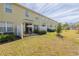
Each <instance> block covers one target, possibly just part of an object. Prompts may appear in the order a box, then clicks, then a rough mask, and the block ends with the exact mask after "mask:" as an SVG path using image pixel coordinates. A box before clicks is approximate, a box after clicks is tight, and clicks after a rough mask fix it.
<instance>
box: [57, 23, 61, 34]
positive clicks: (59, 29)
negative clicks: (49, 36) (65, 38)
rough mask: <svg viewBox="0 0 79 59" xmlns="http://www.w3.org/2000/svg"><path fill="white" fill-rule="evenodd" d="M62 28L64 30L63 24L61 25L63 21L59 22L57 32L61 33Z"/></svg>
mask: <svg viewBox="0 0 79 59" xmlns="http://www.w3.org/2000/svg"><path fill="white" fill-rule="evenodd" d="M61 30H62V26H61V23H59V24H58V26H57V34H60V33H61Z"/></svg>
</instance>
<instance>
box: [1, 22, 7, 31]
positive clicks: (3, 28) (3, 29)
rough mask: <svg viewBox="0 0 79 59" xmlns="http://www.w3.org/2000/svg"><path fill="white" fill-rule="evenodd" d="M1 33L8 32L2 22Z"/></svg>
mask: <svg viewBox="0 0 79 59" xmlns="http://www.w3.org/2000/svg"><path fill="white" fill-rule="evenodd" d="M0 32H6V28H5V23H4V22H0Z"/></svg>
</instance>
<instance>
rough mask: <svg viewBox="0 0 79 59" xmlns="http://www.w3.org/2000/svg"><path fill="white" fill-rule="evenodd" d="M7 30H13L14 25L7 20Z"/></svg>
mask: <svg viewBox="0 0 79 59" xmlns="http://www.w3.org/2000/svg"><path fill="white" fill-rule="evenodd" d="M7 32H13V25H12V23H9V22H7Z"/></svg>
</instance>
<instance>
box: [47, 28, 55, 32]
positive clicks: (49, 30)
mask: <svg viewBox="0 0 79 59" xmlns="http://www.w3.org/2000/svg"><path fill="white" fill-rule="evenodd" d="M47 31H48V32H55V31H56V29H47Z"/></svg>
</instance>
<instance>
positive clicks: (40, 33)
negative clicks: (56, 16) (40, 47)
mask: <svg viewBox="0 0 79 59" xmlns="http://www.w3.org/2000/svg"><path fill="white" fill-rule="evenodd" d="M34 33H36V34H39V35H42V34H46V31H44V30H34Z"/></svg>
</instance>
